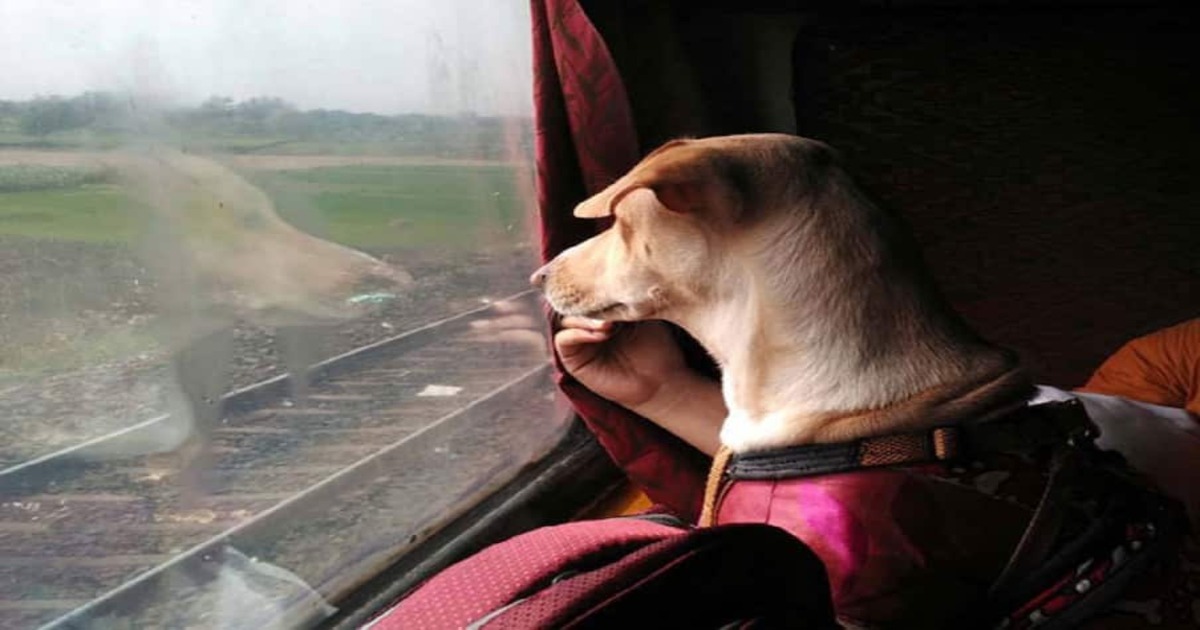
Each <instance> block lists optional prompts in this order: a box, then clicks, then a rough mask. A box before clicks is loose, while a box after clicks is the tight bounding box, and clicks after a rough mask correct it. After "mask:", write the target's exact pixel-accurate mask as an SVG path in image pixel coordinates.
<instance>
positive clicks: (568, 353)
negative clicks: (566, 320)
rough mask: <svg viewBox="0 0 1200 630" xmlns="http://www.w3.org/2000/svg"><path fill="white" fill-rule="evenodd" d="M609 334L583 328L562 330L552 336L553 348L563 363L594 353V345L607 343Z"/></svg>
mask: <svg viewBox="0 0 1200 630" xmlns="http://www.w3.org/2000/svg"><path fill="white" fill-rule="evenodd" d="M609 337H610V333H608V332H605V331H601V330H585V329H583V328H564V329H563V330H560V331H559V332H558V334H557V335H554V347H555V349H556V350H558V355H559V356H560V357H562V358H563V360H565V361H568V362H569V361H570V360H571V359H572V358H574V357H578V356H586V355H588V354H593V353H595V352H596V344H598V343H603V342H605V341H608V339H609Z"/></svg>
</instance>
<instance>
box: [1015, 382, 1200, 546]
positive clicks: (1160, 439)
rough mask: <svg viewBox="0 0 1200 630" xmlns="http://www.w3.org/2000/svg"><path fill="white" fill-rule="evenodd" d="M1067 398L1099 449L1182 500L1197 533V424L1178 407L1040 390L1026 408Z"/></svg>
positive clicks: (1199, 490) (1199, 435) (1199, 470)
mask: <svg viewBox="0 0 1200 630" xmlns="http://www.w3.org/2000/svg"><path fill="white" fill-rule="evenodd" d="M1072 398H1076V399H1078V400H1079V401H1080V402H1081V403H1083V407H1084V409H1086V410H1087V413H1088V415H1089V416H1091V418H1092V421H1093V422H1095V423H1096V426H1097V427H1099V428H1100V438H1099V439H1098V440H1097V441H1096V443H1097V445H1098V446H1100V448H1104V449H1110V450H1114V451H1117V452H1119V453H1121V454H1122V455H1124V456H1125V458H1126V459H1127V460H1128V461H1129V463H1130V465H1132V466H1133V467H1134V468H1135V469H1137V470H1138V471H1140V472H1141V473H1142V474H1145V475H1146V476H1148V477H1150V478H1151V479H1153V480H1154V482H1155V483H1157V484H1158V485H1159V487H1160V488H1161V489H1162V490H1163V491H1164V492H1166V493H1167V494H1169V495H1171V496H1173V497H1175V498H1176V499H1178V500H1180V501H1182V502H1183V504H1184V505H1185V506H1186V507H1187V510H1188V516H1189V518H1190V520H1191V522H1192V531H1193V532H1200V423H1197V422H1196V420H1195V418H1194V417H1192V416H1191V415H1190V414H1189V413H1188V412H1186V411H1184V410H1183V409H1178V408H1175V407H1163V406H1161V405H1151V404H1148V403H1143V402H1138V401H1135V400H1130V399H1128V398H1121V397H1120V396H1106V395H1103V394H1091V393H1084V392H1068V391H1064V390H1061V389H1057V388H1054V387H1046V386H1039V387H1038V393H1037V394H1036V395H1035V396H1034V397H1033V398H1032V399H1030V401H1029V404H1031V405H1034V404H1039V403H1044V402H1051V401H1063V400H1069V399H1072Z"/></svg>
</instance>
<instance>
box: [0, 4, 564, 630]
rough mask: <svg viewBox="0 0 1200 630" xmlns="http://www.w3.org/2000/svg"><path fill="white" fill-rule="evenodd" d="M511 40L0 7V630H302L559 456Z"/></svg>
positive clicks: (228, 9)
mask: <svg viewBox="0 0 1200 630" xmlns="http://www.w3.org/2000/svg"><path fill="white" fill-rule="evenodd" d="M527 10H528V7H527V3H525V2H512V3H509V2H503V3H501V2H475V1H472V0H436V1H426V0H387V1H386V2H384V1H372V0H359V1H346V2H313V3H307V2H292V1H289V0H257V1H255V2H248V3H247V2H239V1H235V0H204V1H184V0H177V1H173V2H152V1H150V0H111V1H107V2H84V1H67V2H49V3H48V2H41V1H39V0H5V2H4V3H2V4H0V58H2V59H4V60H5V64H4V67H5V69H4V72H2V73H0V627H4V628H10V627H11V628H23V627H37V626H40V625H43V624H47V623H55V622H57V623H58V624H60V625H64V626H67V625H71V624H74V625H76V626H80V627H222V628H224V627H254V628H260V627H270V626H271V625H272V624H277V625H281V626H290V625H295V624H299V623H303V622H306V621H311V620H313V619H318V618H320V617H322V616H324V615H327V614H329V613H330V612H332V610H333V609H332V607H331V604H330V603H331V602H337V601H338V599H339V598H340V597H341V596H343V595H344V594H345V593H347V592H348V591H349V590H351V589H353V588H355V587H356V586H358V585H359V584H361V582H362V581H363V580H364V579H366V578H368V577H369V576H371V575H372V574H373V572H376V571H378V570H379V569H380V568H381V567H382V566H384V565H386V564H387V563H389V562H391V561H394V560H395V559H396V558H397V557H398V556H399V555H400V554H403V553H404V552H405V551H406V550H407V549H410V548H411V547H412V546H414V545H418V544H420V543H421V542H422V541H423V540H425V539H426V538H428V536H430V535H431V534H432V533H434V532H436V531H437V530H438V528H439V527H441V526H442V525H443V524H445V523H446V522H447V521H448V520H449V519H452V518H454V517H456V516H458V515H460V514H462V513H463V512H464V511H465V510H467V509H468V508H470V507H471V506H472V505H474V504H475V503H477V502H478V501H479V500H480V499H481V498H482V497H485V496H487V495H488V494H489V493H491V492H493V491H494V490H495V489H497V488H498V487H499V486H501V485H502V484H504V483H505V482H507V481H509V480H510V479H512V478H513V476H514V475H515V474H516V473H517V472H518V471H520V470H521V469H522V468H524V467H526V466H527V465H528V464H529V463H530V462H531V461H534V460H536V459H538V458H540V457H542V456H544V454H545V453H546V452H548V450H549V449H550V448H552V447H553V446H554V444H555V443H556V440H557V439H558V438H559V437H560V436H561V434H562V432H563V430H564V428H565V418H566V413H565V412H564V410H563V409H562V408H560V407H558V403H557V401H556V398H555V396H554V395H553V393H552V392H553V388H552V387H551V383H550V381H549V377H548V371H547V370H548V361H547V354H546V351H547V343H546V339H545V337H544V334H543V332H542V317H541V309H540V307H539V306H538V302H537V301H536V297H535V296H534V295H533V294H532V293H531V292H529V291H528V290H527V289H528V282H527V277H528V274H529V272H530V271H531V270H532V269H533V268H534V267H535V259H536V251H537V247H536V242H535V241H536V235H535V234H534V232H533V230H532V229H531V221H530V219H531V216H532V214H533V213H532V208H533V195H532V187H533V178H534V175H533V168H532V153H533V149H532V145H533V129H532V104H531V100H532V99H531V83H532V81H531V68H530V58H531V55H530V51H529V35H528V28H529V27H528V19H529V18H528V14H527Z"/></svg>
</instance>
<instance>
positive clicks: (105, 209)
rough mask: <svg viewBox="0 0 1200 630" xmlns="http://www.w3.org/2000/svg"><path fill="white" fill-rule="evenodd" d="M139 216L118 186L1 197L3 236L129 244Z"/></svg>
mask: <svg viewBox="0 0 1200 630" xmlns="http://www.w3.org/2000/svg"><path fill="white" fill-rule="evenodd" d="M138 229H139V228H138V216H137V212H136V211H135V210H134V209H133V207H132V204H131V203H130V202H129V199H128V198H127V197H126V195H125V194H124V193H123V192H122V191H121V189H120V188H119V187H117V186H113V185H106V184H88V185H79V186H74V187H71V188H64V189H55V190H34V191H24V192H3V193H0V235H4V236H20V237H25V238H31V239H42V240H60V241H64V240H65V241H80V242H86V243H129V242H132V241H133V239H134V238H135V237H136V235H137V233H138Z"/></svg>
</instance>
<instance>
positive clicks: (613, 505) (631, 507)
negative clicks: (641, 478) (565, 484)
mask: <svg viewBox="0 0 1200 630" xmlns="http://www.w3.org/2000/svg"><path fill="white" fill-rule="evenodd" d="M651 507H654V502H652V501H651V500H650V497H647V496H646V493H645V492H642V491H641V490H639V489H638V487H637V486H635V485H633V484H631V483H628V482H626V483H624V484H622V485H621V487H619V488H617V489H616V490H613V491H612V492H610V493H609V494H608V495H607V496H605V497H603V498H602V499H600V500H599V501H597V502H596V503H595V504H594V505H592V506H591V507H589V508H588V509H587V510H584V512H583V513H582V514H580V515H579V517H578V518H581V519H596V518H610V517H613V516H628V515H630V514H641V513H642V512H645V511H646V510H649V509H650V508H651Z"/></svg>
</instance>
